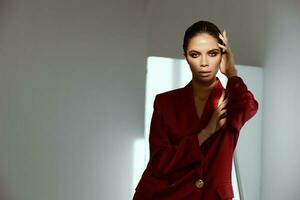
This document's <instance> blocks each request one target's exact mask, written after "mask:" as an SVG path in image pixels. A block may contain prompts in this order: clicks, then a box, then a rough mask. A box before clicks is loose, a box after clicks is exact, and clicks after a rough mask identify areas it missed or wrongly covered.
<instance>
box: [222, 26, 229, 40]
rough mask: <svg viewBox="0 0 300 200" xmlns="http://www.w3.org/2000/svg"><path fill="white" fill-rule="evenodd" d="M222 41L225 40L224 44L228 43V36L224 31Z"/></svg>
mask: <svg viewBox="0 0 300 200" xmlns="http://www.w3.org/2000/svg"><path fill="white" fill-rule="evenodd" d="M223 35H224V39H225V40H226V42H228V36H227V32H226V30H225V29H224V34H223Z"/></svg>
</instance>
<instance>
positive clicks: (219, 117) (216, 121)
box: [206, 91, 228, 134]
mask: <svg viewBox="0 0 300 200" xmlns="http://www.w3.org/2000/svg"><path fill="white" fill-rule="evenodd" d="M227 103H228V97H227V98H226V99H225V92H224V91H223V92H222V95H221V97H220V99H219V102H218V107H217V109H216V110H215V111H214V112H213V114H212V117H211V119H210V121H209V123H208V125H207V127H206V130H208V132H209V133H210V134H214V133H215V132H217V131H218V130H219V129H220V128H221V127H222V126H224V124H225V123H226V112H227V109H226V105H227Z"/></svg>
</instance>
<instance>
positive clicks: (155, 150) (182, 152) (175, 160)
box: [149, 95, 203, 177]
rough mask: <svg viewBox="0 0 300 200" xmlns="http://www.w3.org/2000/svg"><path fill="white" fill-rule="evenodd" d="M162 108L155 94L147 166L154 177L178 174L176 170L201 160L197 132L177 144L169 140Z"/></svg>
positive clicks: (201, 155) (159, 99)
mask: <svg viewBox="0 0 300 200" xmlns="http://www.w3.org/2000/svg"><path fill="white" fill-rule="evenodd" d="M166 103H167V102H166ZM162 108H163V105H162V101H161V98H159V95H156V97H155V100H154V106H153V114H152V118H151V124H150V133H149V146H150V160H149V168H150V171H151V173H152V174H153V175H154V176H156V177H163V176H169V175H170V176H172V173H173V175H174V173H175V172H176V173H177V174H178V173H179V172H180V171H178V170H180V169H183V168H184V167H187V166H188V165H191V164H195V163H199V162H201V160H203V154H202V151H201V148H200V145H199V142H198V138H197V134H194V135H190V136H186V137H185V138H184V139H182V140H181V141H180V142H179V143H177V144H173V143H172V142H171V141H172V139H171V138H170V137H171V136H170V134H169V132H168V126H167V125H166V123H165V120H164V115H163V110H162Z"/></svg>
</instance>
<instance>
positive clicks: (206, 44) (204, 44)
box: [187, 33, 219, 51]
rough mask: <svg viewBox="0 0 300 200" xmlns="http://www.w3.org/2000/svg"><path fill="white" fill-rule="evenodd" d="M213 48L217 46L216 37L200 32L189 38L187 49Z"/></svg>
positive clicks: (204, 49) (201, 49)
mask: <svg viewBox="0 0 300 200" xmlns="http://www.w3.org/2000/svg"><path fill="white" fill-rule="evenodd" d="M213 48H219V46H218V42H217V39H216V38H214V37H213V36H211V35H209V34H207V33H201V34H198V35H196V36H194V37H192V38H191V39H190V41H189V45H188V48H187V49H188V50H197V51H209V50H211V49H213Z"/></svg>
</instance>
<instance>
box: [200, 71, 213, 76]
mask: <svg viewBox="0 0 300 200" xmlns="http://www.w3.org/2000/svg"><path fill="white" fill-rule="evenodd" d="M198 74H199V75H200V76H208V75H209V74H210V72H198Z"/></svg>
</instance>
